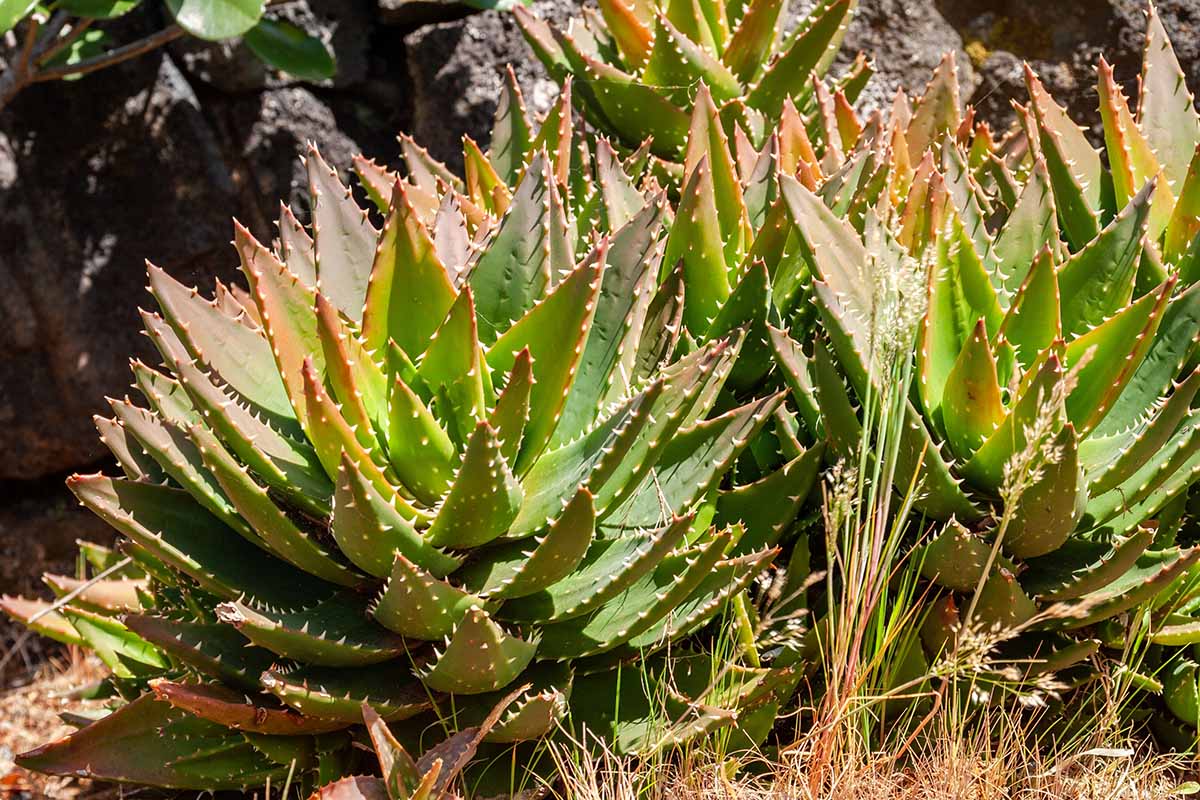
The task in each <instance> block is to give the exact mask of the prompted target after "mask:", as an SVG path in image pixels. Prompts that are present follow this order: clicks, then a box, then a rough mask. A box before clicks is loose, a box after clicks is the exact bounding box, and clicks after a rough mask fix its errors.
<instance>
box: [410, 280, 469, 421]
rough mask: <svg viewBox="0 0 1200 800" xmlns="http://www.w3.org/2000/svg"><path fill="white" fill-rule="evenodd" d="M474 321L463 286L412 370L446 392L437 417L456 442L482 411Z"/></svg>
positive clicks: (432, 386)
mask: <svg viewBox="0 0 1200 800" xmlns="http://www.w3.org/2000/svg"><path fill="white" fill-rule="evenodd" d="M476 319H477V318H476V315H475V299H474V295H473V293H472V292H471V289H470V288H469V287H467V288H464V289H463V291H462V292H460V293H459V295H458V298H457V299H456V300H455V301H454V305H452V306H450V311H449V312H448V313H447V314H446V319H445V320H443V321H442V324H441V326H440V327H439V328H438V329H437V333H435V334H434V336H433V339H432V340H431V341H430V343H429V348H428V349H427V350H426V351H425V353H424V355H422V356H421V359H420V362H419V365H418V367H417V371H416V375H417V377H418V378H419V379H420V382H421V383H422V384H424V385H425V386H427V387H429V388H430V389H431V390H436V389H438V388H445V389H446V390H447V402H448V405H449V407H444V408H441V409H439V410H440V412H441V413H440V414H439V416H440V418H441V419H443V420H447V421H448V422H449V423H450V424H451V425H452V426H453V428H452V429H451V430H450V433H451V434H452V435H453V436H455V437H457V438H458V440H459V441H465V440H466V437H467V435H469V433H470V431H472V430H473V429H474V428H475V423H476V421H478V420H480V419H482V418H483V415H484V409H485V401H484V387H483V370H484V369H486V367H485V365H484V364H483V359H482V355H481V353H480V347H479V335H478V328H477V327H476ZM401 352H403V351H401ZM405 380H406V382H407V383H408V384H409V385H410V386H412V385H413V382H412V381H410V380H407V379H405ZM439 405H440V404H439Z"/></svg>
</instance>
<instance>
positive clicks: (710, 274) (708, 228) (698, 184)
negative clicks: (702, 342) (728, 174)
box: [663, 158, 730, 333]
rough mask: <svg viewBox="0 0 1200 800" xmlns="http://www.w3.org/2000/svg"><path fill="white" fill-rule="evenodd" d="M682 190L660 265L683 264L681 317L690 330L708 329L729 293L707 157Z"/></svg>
mask: <svg viewBox="0 0 1200 800" xmlns="http://www.w3.org/2000/svg"><path fill="white" fill-rule="evenodd" d="M682 191H683V193H682V199H681V201H680V205H679V208H678V210H677V211H676V213H675V223H674V224H673V225H672V226H671V232H670V234H669V235H668V237H667V244H666V252H665V254H664V256H663V268H664V269H671V268H674V266H675V265H676V264H680V263H682V265H683V277H684V286H685V291H686V292H687V297H688V302H687V304H686V306H685V307H684V319H685V320H686V322H687V326H688V329H689V330H690V331H692V332H693V333H699V332H702V331H706V330H708V327H709V325H710V324H711V322H712V320H713V318H714V317H715V316H716V314H717V311H718V310H719V309H720V306H721V304H722V303H723V302H724V301H725V300H726V299H727V298H728V297H729V292H730V287H729V274H728V273H729V269H728V267H727V264H726V261H725V255H724V253H725V250H724V242H723V240H722V238H721V222H720V218H719V216H718V211H717V206H716V202H717V201H716V188H715V183H714V176H713V170H712V166H711V164H710V163H709V161H708V159H707V158H702V159H701V160H700V161H699V162H697V164H696V166H695V168H694V169H693V170H692V172H691V175H690V177H689V178H688V181H687V183H686V185H685V186H684V188H683V190H682Z"/></svg>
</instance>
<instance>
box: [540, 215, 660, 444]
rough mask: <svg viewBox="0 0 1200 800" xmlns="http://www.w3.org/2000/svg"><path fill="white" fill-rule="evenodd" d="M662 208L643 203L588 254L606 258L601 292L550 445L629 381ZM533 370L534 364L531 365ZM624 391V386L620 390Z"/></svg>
mask: <svg viewBox="0 0 1200 800" xmlns="http://www.w3.org/2000/svg"><path fill="white" fill-rule="evenodd" d="M663 211H664V209H663V207H662V206H661V205H659V204H657V203H650V204H647V205H646V207H645V208H644V209H643V210H642V211H641V212H639V213H638V214H637V216H635V217H634V218H633V219H631V220H630V221H629V222H628V223H626V224H625V225H624V226H622V228H621V229H620V230H619V231H617V233H616V234H615V235H614V236H613V237H612V239H611V240H610V243H609V245H608V247H607V249H606V250H605V249H602V248H598V249H597V250H596V252H595V253H594V255H593V256H592V258H595V259H599V258H603V259H604V262H605V267H604V273H603V276H602V277H601V281H600V292H599V294H598V295H597V297H596V301H595V303H596V308H595V311H594V312H593V314H592V323H591V328H590V330H589V331H588V334H587V340H586V342H585V343H584V348H583V353H582V354H581V355H580V358H579V365H578V367H577V368H576V371H575V377H574V380H573V381H572V382H571V388H570V393H569V394H568V395H567V402H566V405H565V406H564V407H563V411H562V417H561V418H560V420H559V423H558V426H557V427H556V428H555V429H554V435H553V437H552V438H551V440H550V443H549V446H550V447H557V446H559V445H561V444H563V443H565V442H569V441H570V440H571V439H574V438H575V437H576V436H578V435H579V434H580V433H582V432H583V431H584V430H585V429H586V428H588V427H589V426H590V425H591V424H592V423H593V422H594V421H595V419H596V416H597V414H599V412H600V409H601V406H602V403H603V400H604V398H606V397H609V396H610V395H611V394H613V390H614V388H617V386H618V385H619V386H620V387H622V388H623V389H628V388H629V386H630V384H629V380H630V372H631V370H632V365H633V359H634V358H636V357H637V355H638V353H637V350H636V345H637V339H640V337H641V334H642V331H641V330H636V331H635V330H634V324H635V320H637V318H638V317H639V316H640V315H641V314H645V313H646V310H647V306H648V304H649V303H650V293H651V292H652V291H653V289H654V286H653V284H652V283H651V282H652V281H653V280H654V276H655V274H656V272H655V271H654V270H653V269H652V268H651V267H652V262H653V255H654V251H655V250H656V248H657V246H658V244H659V242H658V238H659V233H660V231H661V230H662V220H663ZM640 327H641V326H639V328H640ZM635 336H636V337H637V338H636V339H634V338H633V337H635ZM631 339H633V341H630V340H631ZM534 372H535V373H536V372H538V370H537V369H536V368H535V370H534ZM624 394H625V391H620V393H619V395H622V396H623V395H624Z"/></svg>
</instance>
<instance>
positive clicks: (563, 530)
mask: <svg viewBox="0 0 1200 800" xmlns="http://www.w3.org/2000/svg"><path fill="white" fill-rule="evenodd" d="M595 530H596V512H595V508H594V507H593V503H592V495H591V493H590V492H588V491H587V489H583V488H581V489H580V490H579V491H578V492H576V494H575V496H574V497H573V498H571V500H570V501H569V502H568V503H567V505H566V507H565V508H563V510H562V513H561V514H560V515H559V517H558V519H556V520H554V522H552V523H551V524H550V526H549V528H548V529H547V531H546V533H545V534H544V535H542V536H537V537H534V539H533V541H532V543H530V542H527V541H522V542H513V543H512V544H508V545H501V546H500V547H498V548H496V549H494V550H491V551H488V552H485V553H481V554H480V557H479V560H477V561H476V562H474V563H473V564H471V565H469V566H468V567H467V568H466V569H464V570H463V571H462V572H461V573H459V576H458V577H459V578H460V579H461V581H462V582H463V584H464V585H466V586H469V587H472V589H473V590H474V591H476V592H478V593H479V594H480V595H481V596H484V597H486V598H488V599H489V600H490V599H493V598H499V599H509V598H514V597H525V596H528V595H531V594H534V593H536V592H540V591H541V590H543V589H545V588H546V587H548V586H550V585H551V584H554V583H556V582H558V581H559V580H562V579H563V578H565V577H566V576H567V575H569V574H570V573H571V572H572V571H574V569H575V568H576V567H577V566H578V565H579V562H580V561H581V560H582V559H583V557H584V554H585V553H586V552H587V550H588V546H589V545H590V544H591V542H592V537H593V535H594V534H595Z"/></svg>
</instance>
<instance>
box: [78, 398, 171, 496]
mask: <svg viewBox="0 0 1200 800" xmlns="http://www.w3.org/2000/svg"><path fill="white" fill-rule="evenodd" d="M111 402H115V401H110V403H111ZM139 410H141V409H139ZM92 422H93V424H95V426H96V432H97V433H98V434H100V441H101V442H103V443H104V446H105V447H107V448H108V451H109V452H110V453H112V454H113V457H114V458H116V459H117V464H119V465H120V467H121V471H122V472H124V473H125V477H126V478H129V479H130V480H134V481H137V480H143V481H146V482H147V483H168V482H170V480H171V479H170V478H169V477H168V476H167V473H165V472H163V469H162V467H160V466H159V465H158V462H157V461H155V460H154V459H153V458H152V457H151V456H150V454H149V453H148V452H146V450H145V448H144V447H142V445H141V443H140V442H139V441H137V439H136V438H134V437H133V436H132V435H128V434H127V433H126V430H125V426H124V425H123V424H122V423H120V422H118V421H117V420H116V419H106V418H104V417H101V416H99V415H96V416H94V417H92Z"/></svg>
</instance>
